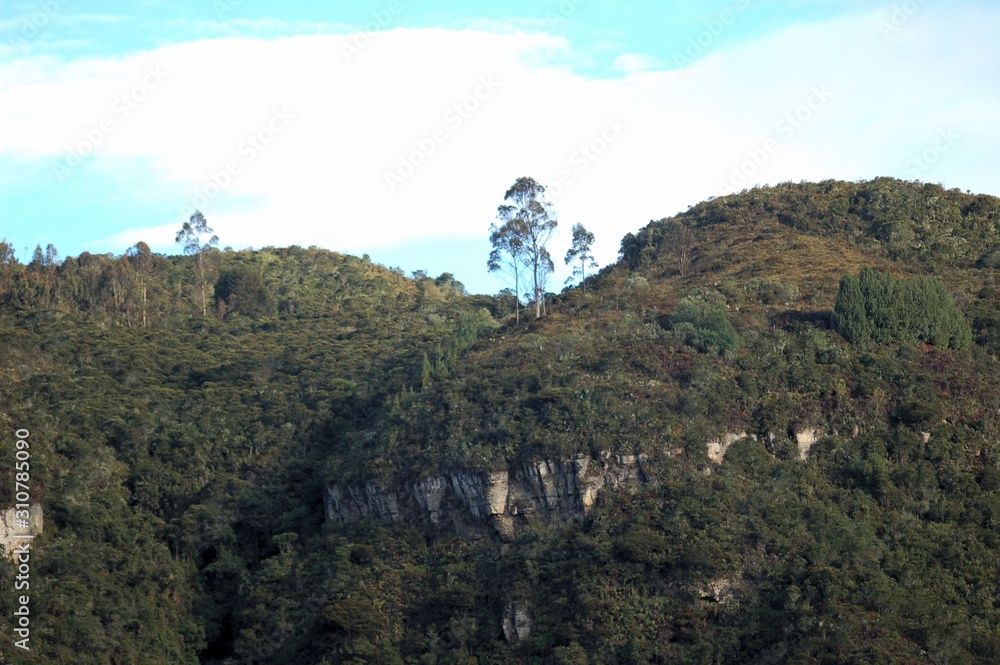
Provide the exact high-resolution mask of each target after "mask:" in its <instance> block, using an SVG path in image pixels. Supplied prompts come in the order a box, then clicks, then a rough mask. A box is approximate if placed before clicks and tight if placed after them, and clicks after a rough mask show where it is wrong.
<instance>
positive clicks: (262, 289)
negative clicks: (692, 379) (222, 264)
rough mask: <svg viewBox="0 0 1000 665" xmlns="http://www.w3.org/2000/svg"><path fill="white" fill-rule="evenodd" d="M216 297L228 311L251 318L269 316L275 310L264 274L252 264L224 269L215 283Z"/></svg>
mask: <svg viewBox="0 0 1000 665" xmlns="http://www.w3.org/2000/svg"><path fill="white" fill-rule="evenodd" d="M215 299H216V302H218V303H220V304H223V305H224V307H225V310H226V311H229V312H238V313H240V314H242V315H244V316H249V317H251V318H261V317H265V316H269V315H270V314H272V313H273V310H274V303H273V299H272V298H271V292H270V291H269V290H268V288H267V285H266V284H265V283H264V276H263V275H262V274H261V272H260V270H259V269H257V268H255V267H250V266H235V267H233V268H229V269H226V270H224V271H223V272H222V274H221V275H220V276H219V281H217V282H216V283H215Z"/></svg>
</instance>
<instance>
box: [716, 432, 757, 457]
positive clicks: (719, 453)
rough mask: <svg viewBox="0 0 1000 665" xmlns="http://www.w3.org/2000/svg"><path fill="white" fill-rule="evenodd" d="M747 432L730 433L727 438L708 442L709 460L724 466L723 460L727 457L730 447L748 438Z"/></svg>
mask: <svg viewBox="0 0 1000 665" xmlns="http://www.w3.org/2000/svg"><path fill="white" fill-rule="evenodd" d="M747 436H748V435H747V433H746V432H737V433H735V434H734V433H729V432H727V433H726V435H725V436H723V437H722V438H721V439H713V440H711V441H709V442H708V459H709V460H711V461H712V462H715V463H716V464H722V460H723V458H724V457H725V456H726V451H727V450H729V446H731V445H733V444H734V443H736V442H737V441H739V440H740V439H745V438H747Z"/></svg>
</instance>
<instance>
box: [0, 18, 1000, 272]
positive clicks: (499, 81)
mask: <svg viewBox="0 0 1000 665" xmlns="http://www.w3.org/2000/svg"><path fill="white" fill-rule="evenodd" d="M979 11H980V12H981V11H985V10H979ZM997 18H998V15H997V12H993V13H992V14H991V15H990V17H984V16H983V15H982V14H981V13H963V12H961V11H955V10H950V9H940V8H937V7H933V6H927V7H926V8H924V9H922V10H921V12H920V13H919V14H917V15H915V16H913V17H912V19H911V20H909V21H908V22H907V24H906V25H905V26H903V27H902V29H901V30H900V31H899V33H898V34H894V35H893V36H892V37H891V38H888V39H887V38H885V37H884V36H883V34H881V32H880V31H879V29H878V27H877V19H878V15H871V14H865V15H859V16H855V17H852V18H847V19H840V20H837V21H833V22H829V23H825V24H814V25H803V26H797V27H794V28H791V29H788V30H785V31H783V32H781V33H779V34H775V35H771V36H769V37H768V38H767V39H766V40H761V41H757V42H753V43H748V44H743V45H741V46H739V47H736V48H733V49H731V50H729V51H725V52H719V53H716V54H714V55H712V56H710V57H707V58H705V59H702V60H700V61H698V62H697V63H695V64H693V65H692V66H690V67H688V68H686V69H683V70H675V71H656V70H655V69H650V67H652V66H653V64H654V61H653V60H652V59H651V58H650V57H648V56H644V55H641V54H625V55H623V56H621V57H620V58H619V59H618V61H617V62H616V65H617V66H618V68H619V69H620V70H622V71H624V72H626V73H627V75H625V76H623V77H621V78H617V79H591V78H586V77H583V76H579V75H576V74H574V73H572V72H571V71H570V68H569V67H568V66H567V63H571V62H574V61H576V60H578V59H579V58H581V57H582V56H581V54H580V53H578V52H575V51H574V50H573V49H572V45H571V44H569V43H568V42H567V41H565V40H564V39H560V38H556V37H552V36H549V35H545V34H528V33H524V32H518V31H516V30H508V29H504V30H502V31H483V30H473V29H462V30H454V29H396V30H389V31H382V32H373V33H369V34H364V35H332V34H314V35H304V36H297V37H287V38H272V39H256V38H246V37H242V38H230V39H212V40H202V41H194V42H186V43H180V44H175V45H171V46H166V47H163V48H160V49H157V50H155V51H150V52H144V53H140V54H134V55H129V56H127V57H118V58H108V59H96V58H94V59H87V60H80V61H75V62H63V61H61V60H56V59H53V58H42V57H37V58H26V59H21V60H19V61H13V62H0V126H3V127H4V128H5V132H3V133H2V134H0V153H8V154H14V155H17V156H19V158H21V159H24V158H31V159H34V160H44V161H46V162H49V163H52V162H56V161H57V160H60V159H63V160H64V159H65V158H66V156H67V154H68V150H69V149H71V148H73V146H77V147H79V146H81V145H83V146H84V147H85V146H86V143H87V141H88V135H89V136H90V137H96V136H97V133H98V132H99V133H100V134H101V140H100V142H99V144H98V145H96V146H95V147H94V148H93V154H90V155H87V156H86V157H84V158H83V165H82V166H81V167H80V169H90V170H91V171H97V172H103V173H105V174H106V177H107V178H108V179H114V178H115V177H116V169H117V170H120V169H127V168H128V165H129V164H131V163H133V162H134V161H135V160H143V161H144V162H148V163H151V164H152V165H153V166H154V175H155V181H154V182H151V183H149V188H151V189H156V190H157V191H158V192H160V193H163V192H167V193H169V198H171V199H172V200H175V201H176V204H175V205H173V206H171V207H169V208H168V209H157V210H149V211H147V214H146V218H147V219H149V220H150V228H148V229H132V230H129V231H123V232H121V233H119V234H116V236H114V237H112V238H106V239H102V240H101V241H99V242H98V243H97V244H98V245H100V244H101V243H104V245H105V246H106V247H108V248H109V249H110V248H117V249H118V250H119V251H120V249H121V248H123V247H124V246H127V245H128V244H134V242H135V241H137V240H139V239H145V240H147V241H149V242H152V241H153V238H154V237H155V238H165V242H168V243H169V242H172V235H171V233H170V229H171V228H175V227H176V226H177V223H178V222H179V220H180V218H181V210H182V209H187V208H189V207H190V206H191V204H192V203H197V204H198V205H199V206H200V207H202V209H203V211H204V212H205V214H206V217H207V218H208V219H209V221H210V223H211V224H212V225H213V226H214V227H215V229H216V231H217V232H218V233H219V235H220V237H221V238H222V243H223V244H224V245H232V246H234V247H244V246H247V245H253V246H262V245H267V244H276V245H286V244H292V243H297V244H304V245H309V244H325V245H327V246H330V247H331V248H335V249H341V250H347V251H351V250H355V251H356V250H358V249H359V248H371V247H374V246H377V245H380V244H395V243H398V242H400V241H402V240H406V239H415V238H421V237H429V236H435V235H440V234H453V235H465V236H469V237H473V236H478V235H482V234H485V233H486V230H487V228H488V226H489V224H490V222H491V221H493V219H494V215H495V212H496V206H497V205H498V204H499V203H500V202H501V201H500V199H501V198H502V195H503V192H504V191H505V190H506V189H507V187H509V186H510V185H511V184H512V183H513V181H514V180H515V179H516V178H517V177H518V176H522V175H528V176H532V177H536V178H538V179H540V180H543V181H546V182H549V183H553V182H557V181H558V178H559V176H560V174H561V173H562V174H563V175H564V176H565V177H566V179H568V184H567V185H566V186H564V187H563V188H562V189H563V191H562V192H560V193H559V195H558V196H557V197H555V199H556V203H557V208H558V210H559V212H560V218H561V220H562V222H563V226H564V227H566V229H565V232H564V236H563V244H565V245H568V229H569V227H570V226H572V224H573V223H574V222H578V221H579V222H583V223H584V224H585V225H586V226H587V227H588V228H590V229H591V230H592V231H594V232H595V233H596V234H597V236H598V239H599V242H598V254H599V258H600V259H601V260H602V261H604V262H607V261H610V260H613V258H614V256H615V254H616V252H617V247H618V243H619V240H620V238H621V236H622V235H623V234H624V233H626V232H628V231H632V230H635V229H636V228H638V227H639V226H641V225H643V224H645V223H646V222H647V221H648V220H649V219H652V218H660V217H663V216H665V215H670V214H673V213H675V212H677V211H679V210H682V209H684V208H686V207H687V206H688V205H690V204H693V203H696V202H698V201H700V200H702V199H705V198H707V197H709V196H713V195H716V194H718V193H719V189H718V185H719V183H720V182H726V181H727V180H730V179H731V178H732V175H733V169H734V168H735V169H737V170H738V169H739V168H741V166H743V165H744V164H747V163H749V164H750V168H748V169H747V170H752V171H753V173H752V174H750V175H748V176H747V182H748V185H750V186H752V185H753V184H754V183H757V182H760V183H764V182H772V183H773V182H779V181H783V180H795V181H798V180H800V179H821V178H826V177H841V178H848V179H856V178H861V177H872V176H875V175H882V174H886V175H896V176H899V177H905V176H906V175H907V174H906V173H904V166H905V164H906V163H907V160H908V159H909V157H910V156H911V155H912V154H913V153H914V151H915V150H916V149H919V148H922V147H923V146H925V145H926V144H927V143H928V142H931V141H933V139H934V137H935V135H936V132H937V131H938V130H939V129H940V128H941V127H942V126H945V125H948V126H953V127H954V128H955V129H956V131H958V133H960V134H961V135H962V136H963V140H962V141H959V142H957V143H956V144H955V146H954V147H953V148H952V149H951V150H949V151H948V153H947V154H946V155H943V156H942V159H941V160H940V161H939V162H938V163H937V164H935V165H934V168H932V169H930V170H929V171H928V172H927V175H926V177H925V178H924V179H927V180H938V179H942V180H946V181H947V184H949V185H952V186H961V187H963V188H965V187H969V188H973V189H975V188H980V189H986V188H987V187H991V186H994V185H992V183H991V182H990V180H989V179H990V178H992V181H993V182H995V181H996V176H997V173H996V166H995V165H994V166H992V167H990V168H992V169H993V171H992V172H990V171H988V170H987V171H985V172H984V163H983V162H984V161H985V160H980V159H978V158H976V157H975V154H976V151H985V152H986V153H989V154H996V153H997V149H998V148H1000V136H998V132H997V130H996V129H995V127H994V122H993V119H994V118H995V117H997V111H998V110H1000V95H998V92H997V89H996V86H995V85H992V79H991V78H990V77H992V74H990V73H989V70H988V69H987V68H983V67H980V66H979V63H981V62H993V63H995V62H996V61H998V59H1000V58H998V55H1000V47H998V45H997V44H996V43H995V42H994V40H993V38H992V36H991V35H989V34H988V32H987V31H983V30H976V29H972V30H966V28H967V27H969V26H967V23H968V22H969V21H975V22H976V24H977V25H980V24H981V23H983V22H988V21H992V24H993V25H996V24H997ZM970 42H972V43H970ZM929 45H932V46H933V48H928V46H929ZM972 58H975V59H976V61H977V62H976V63H972V62H969V60H970V59H972ZM151 71H152V72H160V73H161V74H160V75H159V76H158V77H153V78H152V79H151V78H150V72H151ZM154 79H155V81H154ZM484 80H486V81H490V80H492V81H493V82H494V83H493V84H491V85H489V86H487V88H493V87H495V89H491V90H487V89H486V88H484V87H483V86H484V84H483V81H484ZM154 82H155V85H152V83H154ZM822 90H825V91H827V92H828V93H829V94H822V95H820V97H824V99H822V103H820V102H818V101H817V94H818V93H817V91H822ZM477 93H478V97H477ZM123 96H124V97H123ZM139 97H141V99H139ZM456 104H457V105H459V108H457V109H456V106H455V105H456ZM810 106H812V108H810ZM803 109H805V110H803ZM126 111H127V113H126ZM282 113H283V114H285V115H286V116H291V117H290V119H289V120H288V121H287V122H285V123H284V125H283V126H282V128H281V130H280V131H277V130H276V129H275V127H274V126H272V123H274V122H275V117H276V114H282ZM797 113H798V114H799V117H798V118H796V114H797ZM789 114H791V118H792V120H789V119H788V117H789ZM807 116H808V117H807ZM793 121H794V122H793ZM108 123H110V125H108ZM608 123H612V125H609V124H608ZM102 126H105V127H108V126H110V131H101V127H102ZM609 126H612V127H615V128H618V131H617V133H616V130H612V129H609ZM789 128H792V129H793V130H794V131H789ZM254 137H256V141H257V144H258V147H255V146H254V143H253V141H254ZM264 139H268V140H267V141H265V140H264ZM769 139H773V140H774V142H775V143H774V145H776V146H777V147H776V148H775V149H774V150H773V151H767V150H765V152H766V155H767V156H766V159H764V160H762V163H761V164H759V165H758V164H755V163H754V162H753V159H752V158H753V156H754V155H758V156H759V155H760V151H761V150H762V149H764V146H765V145H769V144H767V141H768V140H769ZM431 148H433V151H432V154H430V155H422V152H424V153H426V152H431ZM588 151H589V152H588ZM598 152H599V153H600V154H597V153H598ZM400 160H403V161H404V162H410V163H411V164H412V163H413V162H417V161H420V162H421V163H420V164H419V166H417V167H415V169H414V172H413V174H412V175H409V177H406V178H405V180H404V181H403V182H402V183H401V184H400V183H396V186H395V188H394V189H393V188H391V187H390V186H389V185H388V184H387V182H386V173H387V172H397V173H398V172H399V169H400V165H401V161H400ZM747 160H751V161H750V162H748V161H747ZM758 161H761V160H758ZM233 164H235V166H236V172H235V173H225V172H226V170H227V167H232V165H233ZM404 171H405V169H404ZM223 174H225V175H223ZM226 176H228V184H227V185H226V186H224V187H222V188H220V190H219V191H218V192H216V191H215V189H214V188H213V184H214V182H213V177H214V180H215V181H218V182H223V181H225V180H227V177H226ZM52 177H55V175H54V174H53V175H52ZM69 177H77V174H76V173H71V175H70V176H69ZM198 195H201V199H200V200H196V199H197V196H198ZM70 206H72V202H67V207H70ZM562 251H564V248H563V250H560V249H558V248H555V251H553V255H554V256H561V253H562Z"/></svg>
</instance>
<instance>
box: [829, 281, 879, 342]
mask: <svg viewBox="0 0 1000 665" xmlns="http://www.w3.org/2000/svg"><path fill="white" fill-rule="evenodd" d="M833 328H834V330H837V331H839V332H840V334H841V335H843V336H844V337H845V338H846V339H847V341H848V342H850V343H852V344H863V343H865V342H867V341H869V340H871V338H872V329H871V322H870V321H869V320H868V315H867V314H866V312H865V300H864V297H863V296H862V295H861V286H860V285H859V284H858V280H857V279H856V278H855V277H854V275H844V276H843V277H842V278H841V280H840V291H839V292H838V293H837V303H836V304H835V305H834V307H833Z"/></svg>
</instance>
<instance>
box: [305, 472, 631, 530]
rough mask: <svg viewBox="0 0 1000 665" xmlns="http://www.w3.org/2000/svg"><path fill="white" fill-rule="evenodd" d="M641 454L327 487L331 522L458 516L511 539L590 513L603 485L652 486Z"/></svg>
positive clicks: (437, 520) (430, 519) (437, 519)
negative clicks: (530, 520) (522, 527)
mask: <svg viewBox="0 0 1000 665" xmlns="http://www.w3.org/2000/svg"><path fill="white" fill-rule="evenodd" d="M643 461H644V457H643V456H642V455H619V454H612V453H610V452H604V453H601V454H599V455H596V456H588V455H578V456H576V457H572V458H568V459H555V460H553V459H548V460H540V461H536V462H528V463H525V464H520V465H517V466H514V467H511V468H508V469H506V470H503V471H496V472H493V473H478V472H470V471H464V470H457V471H452V472H450V473H447V474H441V475H433V476H427V477H424V478H420V479H419V480H417V481H416V482H413V483H412V484H410V485H408V486H399V487H392V488H388V487H381V486H379V485H377V484H375V483H372V482H368V483H365V484H346V485H345V484H339V483H329V484H327V486H326V487H325V491H324V497H323V498H324V504H325V506H326V516H327V519H329V520H333V521H337V522H352V521H357V520H363V519H378V520H381V521H384V522H399V521H401V520H403V519H424V520H427V521H428V522H430V523H431V524H439V523H441V522H445V521H451V520H453V519H455V518H460V519H466V521H467V518H472V519H474V520H476V521H484V520H490V521H492V523H493V526H494V528H496V529H497V531H498V532H499V533H500V534H501V536H504V537H505V538H506V537H513V534H514V530H515V525H516V523H517V520H519V519H524V518H527V517H528V516H530V515H536V516H539V517H541V518H543V519H550V520H564V519H569V518H572V517H577V516H581V515H584V514H586V513H587V512H588V511H589V510H590V509H591V507H593V505H594V503H595V502H596V501H597V495H598V493H599V492H600V490H601V489H603V488H605V487H612V488H617V487H625V488H628V487H637V486H638V485H639V484H640V483H642V482H645V481H646V476H645V474H644V472H643V469H642V463H643Z"/></svg>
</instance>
